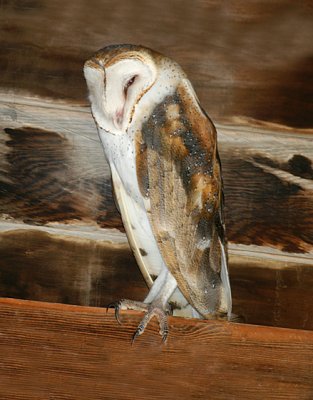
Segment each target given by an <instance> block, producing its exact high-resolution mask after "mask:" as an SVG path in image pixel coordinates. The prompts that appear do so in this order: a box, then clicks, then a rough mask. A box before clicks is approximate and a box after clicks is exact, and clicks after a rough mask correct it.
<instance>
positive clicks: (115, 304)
mask: <svg viewBox="0 0 313 400" xmlns="http://www.w3.org/2000/svg"><path fill="white" fill-rule="evenodd" d="M120 306H121V302H120V301H113V302H112V303H110V304H108V305H107V312H108V309H109V308H113V307H114V309H115V312H114V314H115V319H116V321H117V322H118V323H119V324H120V325H122V322H121V320H120Z"/></svg>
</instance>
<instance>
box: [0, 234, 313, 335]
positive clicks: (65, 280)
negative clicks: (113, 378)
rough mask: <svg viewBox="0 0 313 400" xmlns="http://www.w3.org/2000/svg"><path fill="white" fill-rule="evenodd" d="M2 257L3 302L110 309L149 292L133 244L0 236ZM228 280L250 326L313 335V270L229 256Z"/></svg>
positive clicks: (236, 306)
mask: <svg viewBox="0 0 313 400" xmlns="http://www.w3.org/2000/svg"><path fill="white" fill-rule="evenodd" d="M0 255H1V257H0V294H1V295H2V296H5V297H13V298H21V299H28V300H39V301H48V302H58V303H69V304H78V305H91V306H98V307H105V306H106V305H107V304H109V303H111V302H112V301H115V300H118V299H120V298H130V299H135V300H143V299H144V297H145V296H146V294H147V293H148V289H147V287H146V285H145V283H144V281H143V278H142V276H141V274H140V272H139V269H138V267H137V266H136V262H135V260H134V257H133V255H132V253H131V252H130V250H129V248H128V246H127V245H117V244H116V245H113V244H112V243H108V242H103V241H101V240H98V241H91V240H87V239H83V238H74V237H67V238H65V237H62V236H58V235H51V234H48V233H45V232H40V231H32V230H30V231H28V230H20V231H9V232H2V233H1V234H0ZM230 276H231V286H232V292H233V302H234V308H233V311H234V313H236V314H238V315H240V316H242V317H243V318H244V319H245V321H246V322H248V323H252V324H261V325H273V326H282V327H292V328H298V329H299V328H302V329H313V303H312V287H313V269H312V267H311V266H310V265H304V264H301V263H300V260H299V263H297V264H296V263H292V262H289V263H287V262H283V261H278V260H275V261H270V260H264V259H257V258H252V257H250V258H249V257H243V256H240V257H238V256H236V257H235V256H231V257H230Z"/></svg>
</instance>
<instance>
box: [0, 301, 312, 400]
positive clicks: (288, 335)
mask: <svg viewBox="0 0 313 400" xmlns="http://www.w3.org/2000/svg"><path fill="white" fill-rule="evenodd" d="M140 317H141V314H139V313H136V312H128V313H124V312H123V314H122V320H123V325H122V326H120V325H118V324H117V323H116V321H115V320H114V316H113V312H109V313H108V314H106V313H105V311H104V310H101V309H97V308H87V307H77V306H76V307H75V306H64V305H54V304H48V303H46V304H43V303H36V302H27V301H16V300H9V299H1V300H0V331H1V335H0V351H1V380H0V397H1V399H4V400H5V399H10V400H17V399H23V400H27V399H32V400H37V399H38V400H39V399H40V400H43V399H52V398H54V399H75V400H79V399H86V398H91V399H93V400H98V399H99V400H100V399H101V400H103V399H115V400H119V399H123V400H125V399H134V398H135V399H147V398H149V399H163V398H166V399H177V398H181V399H199V400H200V399H208V398H210V399H214V400H215V399H219V400H221V399H227V400H228V399H247V400H249V399H262V400H263V399H269V398H270V399H273V400H274V399H284V400H285V399H286V400H287V399H311V398H312V396H313V362H312V352H313V333H312V332H307V331H299V330H297V331H293V330H288V329H278V328H267V327H256V326H250V325H241V324H231V323H223V322H214V321H213V322H212V321H199V320H185V319H182V318H174V317H171V318H169V324H170V336H169V339H168V341H167V343H166V344H165V345H163V344H162V343H161V341H160V336H159V335H158V328H157V324H156V322H155V321H154V320H153V321H152V322H151V323H150V325H149V326H148V328H147V330H146V332H145V333H144V335H143V336H142V337H140V338H138V339H137V340H136V342H135V343H134V344H133V345H131V343H130V339H131V336H132V334H133V332H134V330H135V328H136V326H137V324H138V323H139V321H140Z"/></svg>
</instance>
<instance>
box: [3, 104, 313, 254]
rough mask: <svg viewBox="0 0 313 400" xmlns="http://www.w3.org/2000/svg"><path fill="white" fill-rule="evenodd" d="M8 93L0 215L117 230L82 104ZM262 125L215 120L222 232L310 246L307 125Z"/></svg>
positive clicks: (312, 156)
mask: <svg viewBox="0 0 313 400" xmlns="http://www.w3.org/2000/svg"><path fill="white" fill-rule="evenodd" d="M10 99H11V102H10V101H8V100H10ZM12 99H13V98H12V97H11V98H9V99H3V100H5V101H6V102H5V103H4V102H0V127H2V128H3V131H1V133H0V154H1V157H0V214H1V215H2V220H3V219H9V220H12V221H18V222H26V223H30V224H45V225H46V224H52V223H53V224H64V223H70V224H73V225H78V224H85V225H92V226H98V227H101V228H106V227H115V228H118V229H120V230H122V229H123V227H122V223H121V219H120V217H119V214H118V212H117V210H116V207H115V204H114V201H113V198H112V193H111V181H110V174H109V169H108V166H107V164H106V161H105V159H104V155H103V152H102V149H101V146H100V143H99V140H98V136H97V132H96V129H95V126H94V122H93V120H92V118H91V115H90V113H89V110H88V109H82V108H78V107H67V108H63V107H57V106H55V105H53V104H51V103H49V102H43V101H41V102H38V101H37V102H36V101H34V100H32V101H31V102H25V99H24V100H23V99H22V98H15V101H14V102H12ZM271 128H272V129H269V126H265V127H264V126H263V127H261V126H260V127H258V128H257V127H244V126H241V125H231V126H230V125H218V132H219V148H220V153H221V159H222V164H223V173H224V182H225V198H226V221H227V234H228V238H229V240H230V242H232V243H234V244H244V245H250V246H251V245H258V246H260V247H263V248H268V247H272V248H273V249H276V250H278V251H283V252H288V253H298V254H299V253H307V254H309V253H310V252H311V254H312V251H313V233H312V224H313V196H312V193H313V183H312V182H313V169H312V160H313V151H312V149H313V130H294V129H289V130H288V129H286V130H284V131H278V130H276V131H275V130H274V127H273V126H272V127H271ZM276 129H277V127H276Z"/></svg>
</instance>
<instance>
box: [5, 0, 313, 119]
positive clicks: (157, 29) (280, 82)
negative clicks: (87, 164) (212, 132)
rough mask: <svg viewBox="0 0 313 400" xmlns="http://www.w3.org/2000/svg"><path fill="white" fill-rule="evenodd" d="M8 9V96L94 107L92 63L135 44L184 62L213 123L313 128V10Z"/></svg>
mask: <svg viewBox="0 0 313 400" xmlns="http://www.w3.org/2000/svg"><path fill="white" fill-rule="evenodd" d="M0 7H1V10H0V11H1V17H2V18H1V21H0V24H1V38H0V44H1V46H0V49H1V54H0V55H1V63H0V87H2V88H3V89H5V90H6V92H7V93H8V92H14V93H15V94H18V93H24V94H25V93H26V94H28V95H33V96H34V95H36V96H38V95H39V96H41V97H50V98H54V99H57V100H59V99H64V100H68V101H75V102H79V103H85V104H86V102H87V96H86V92H87V91H86V85H85V82H84V79H83V74H82V67H83V64H84V61H85V60H86V59H87V58H88V57H89V56H90V55H91V54H92V53H94V52H95V51H96V50H98V49H99V48H101V47H104V46H107V45H109V44H113V43H121V42H125V41H126V42H127V43H141V44H144V45H146V46H150V47H152V48H154V49H155V50H158V51H161V52H163V53H164V54H166V55H168V56H170V57H172V58H174V59H175V60H176V61H177V62H179V63H180V64H181V65H182V67H183V68H184V69H185V70H186V72H187V73H188V76H189V78H190V79H191V81H192V83H193V84H194V86H195V89H196V90H197V93H198V95H199V98H200V100H201V103H202V106H203V107H204V108H206V110H207V111H208V113H209V115H211V116H212V117H213V118H214V120H216V119H231V118H232V117H234V116H245V117H252V118H255V119H259V120H265V121H271V122H280V123H282V124H284V125H288V126H298V127H312V123H313V122H312V103H311V102H310V99H311V97H312V95H311V91H310V89H311V87H310V82H311V79H312V78H311V71H312V42H311V37H312V36H313V31H312V29H313V28H312V20H311V2H310V1H294V0H276V1H275V2H267V3H266V4H264V1H261V0H256V1H253V2H249V4H248V5H247V2H246V1H244V0H236V1H233V2H231V3H229V2H227V4H224V3H219V2H216V1H212V0H210V1H202V0H194V1H193V2H192V3H191V2H190V1H188V0H183V1H180V2H179V8H177V7H176V4H175V2H173V3H172V2H168V3H163V2H160V3H158V2H155V1H154V0H146V1H145V7H142V4H141V3H140V2H138V1H136V0H129V1H127V2H125V3H123V4H120V5H119V10H118V13H117V12H116V10H115V2H114V1H113V0H111V1H110V0H108V1H106V2H97V3H91V2H90V1H87V0H84V1H80V2H79V4H77V2H76V1H74V0H68V1H67V2H66V3H65V2H64V1H62V0H54V1H53V2H51V1H48V0H41V1H38V0H32V1H29V0H28V1H27V2H26V3H25V2H24V1H20V2H16V1H13V0H11V1H10V0H6V1H5V2H1V6H0ZM55 21H58V29H54V30H53V38H52V37H51V29H50V27H54V25H55ZM121 21H123V23H121ZM34 27H35V29H34Z"/></svg>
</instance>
